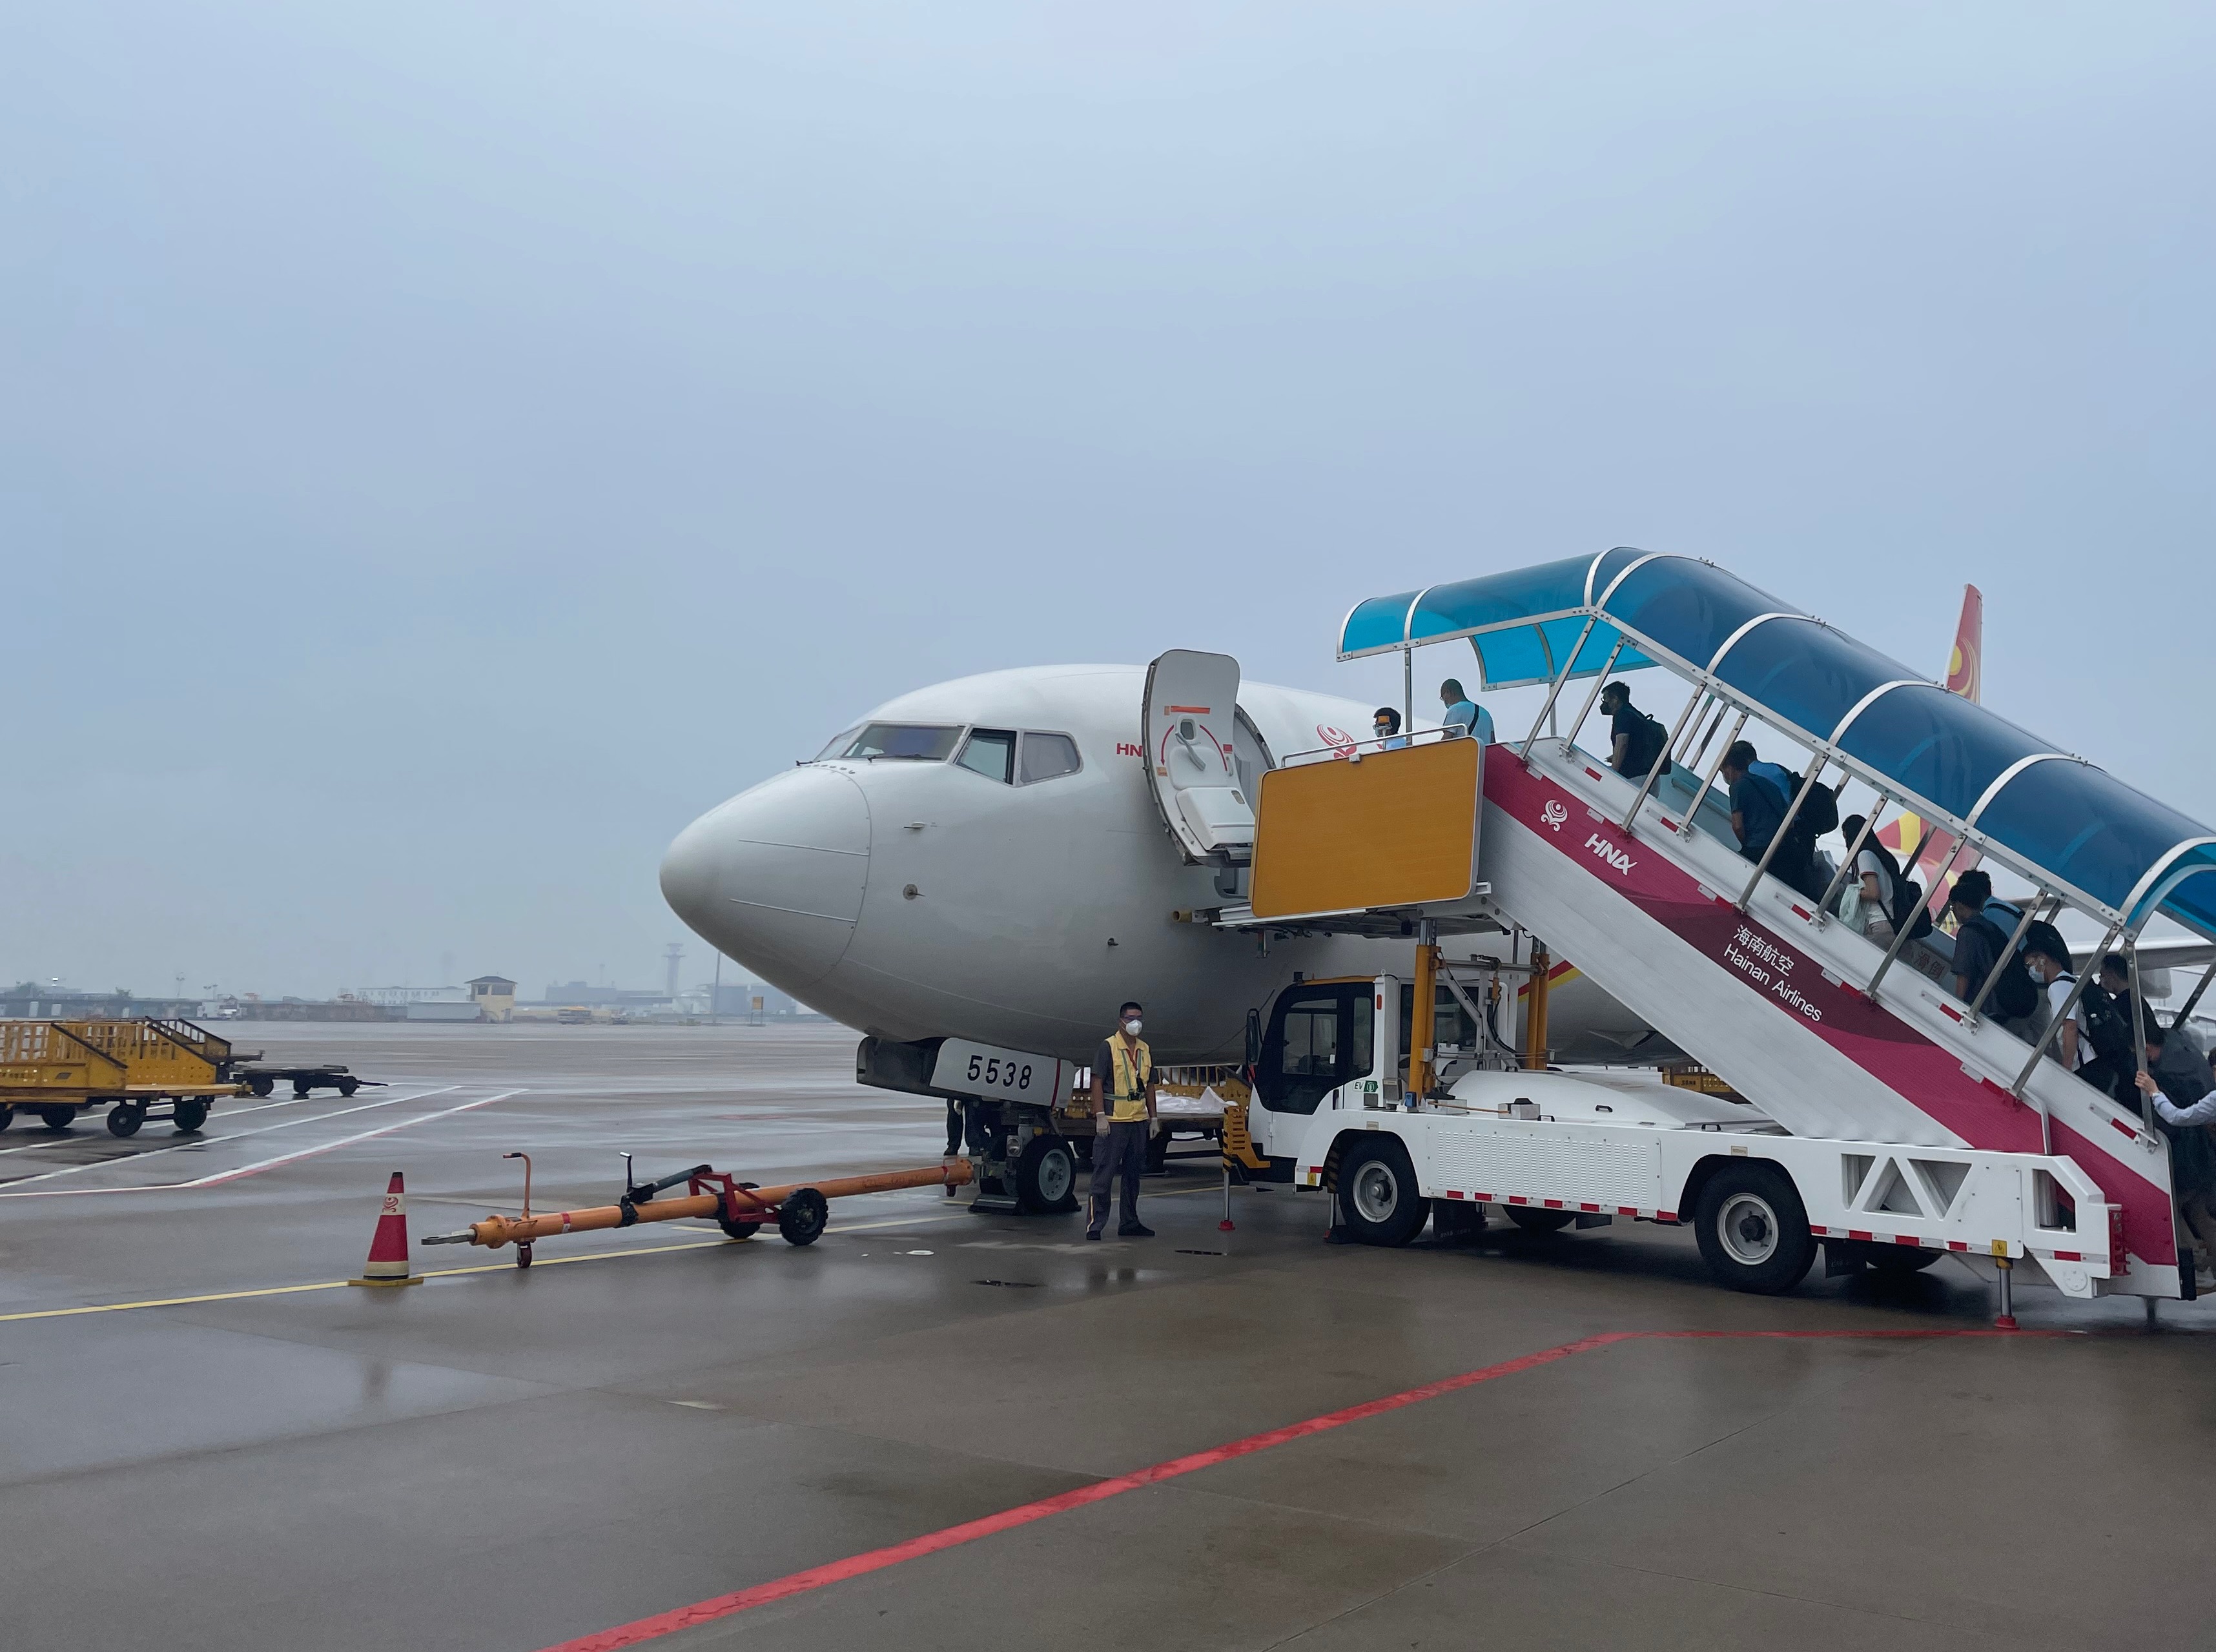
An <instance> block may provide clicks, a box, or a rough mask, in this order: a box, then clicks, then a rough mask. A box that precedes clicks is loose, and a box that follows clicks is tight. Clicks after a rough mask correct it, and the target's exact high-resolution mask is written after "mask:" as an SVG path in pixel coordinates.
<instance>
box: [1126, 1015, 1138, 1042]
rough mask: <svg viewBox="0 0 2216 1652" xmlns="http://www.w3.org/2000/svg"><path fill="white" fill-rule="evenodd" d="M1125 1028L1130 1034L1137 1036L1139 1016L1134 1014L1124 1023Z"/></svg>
mask: <svg viewBox="0 0 2216 1652" xmlns="http://www.w3.org/2000/svg"><path fill="white" fill-rule="evenodd" d="M1123 1030H1124V1031H1125V1032H1127V1033H1129V1034H1130V1035H1131V1036H1132V1037H1134V1038H1136V1037H1137V1036H1138V1035H1139V1018H1138V1016H1132V1017H1131V1018H1130V1020H1129V1021H1127V1022H1125V1023H1123Z"/></svg>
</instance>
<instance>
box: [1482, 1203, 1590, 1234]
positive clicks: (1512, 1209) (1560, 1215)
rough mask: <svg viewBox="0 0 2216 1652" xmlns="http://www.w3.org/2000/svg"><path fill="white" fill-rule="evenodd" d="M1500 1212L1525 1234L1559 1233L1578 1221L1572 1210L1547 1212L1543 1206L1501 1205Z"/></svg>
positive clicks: (1575, 1213) (1576, 1214)
mask: <svg viewBox="0 0 2216 1652" xmlns="http://www.w3.org/2000/svg"><path fill="white" fill-rule="evenodd" d="M1500 1210H1501V1213H1502V1214H1503V1215H1505V1216H1506V1217H1507V1218H1508V1219H1509V1220H1510V1221H1511V1222H1513V1223H1515V1224H1516V1225H1517V1226H1518V1227H1520V1228H1522V1229H1523V1231H1525V1232H1526V1233H1560V1231H1562V1230H1563V1229H1564V1228H1566V1227H1567V1226H1568V1225H1570V1224H1571V1223H1572V1222H1574V1221H1575V1220H1577V1219H1578V1213H1577V1212H1575V1211H1573V1210H1548V1208H1547V1207H1545V1206H1544V1205H1503V1206H1502V1207H1500Z"/></svg>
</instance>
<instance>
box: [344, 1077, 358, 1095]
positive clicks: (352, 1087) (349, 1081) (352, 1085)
mask: <svg viewBox="0 0 2216 1652" xmlns="http://www.w3.org/2000/svg"><path fill="white" fill-rule="evenodd" d="M360 1088H361V1081H360V1079H359V1078H342V1079H340V1080H339V1094H340V1095H342V1096H351V1095H353V1094H354V1091H356V1090H360Z"/></svg>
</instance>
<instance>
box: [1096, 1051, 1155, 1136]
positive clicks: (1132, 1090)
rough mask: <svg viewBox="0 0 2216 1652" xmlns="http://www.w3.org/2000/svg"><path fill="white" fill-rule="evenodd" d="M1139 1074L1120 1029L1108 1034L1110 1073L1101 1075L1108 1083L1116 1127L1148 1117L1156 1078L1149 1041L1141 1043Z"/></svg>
mask: <svg viewBox="0 0 2216 1652" xmlns="http://www.w3.org/2000/svg"><path fill="white" fill-rule="evenodd" d="M1137 1042H1138V1046H1139V1052H1138V1053H1139V1059H1138V1071H1137V1072H1132V1070H1131V1065H1132V1064H1131V1052H1130V1051H1129V1050H1127V1049H1125V1048H1124V1047H1123V1031H1122V1029H1120V1028H1119V1029H1117V1030H1116V1031H1115V1032H1112V1033H1111V1034H1109V1035H1108V1059H1109V1061H1110V1062H1111V1068H1110V1071H1108V1072H1105V1073H1103V1074H1102V1075H1101V1077H1103V1078H1105V1079H1107V1080H1108V1102H1109V1108H1108V1118H1109V1121H1110V1122H1111V1123H1113V1124H1130V1123H1131V1122H1132V1121H1135V1120H1138V1119H1143V1118H1145V1117H1146V1116H1147V1085H1148V1083H1149V1082H1150V1081H1151V1080H1152V1079H1153V1078H1154V1052H1153V1051H1152V1050H1150V1049H1148V1047H1147V1041H1146V1040H1145V1039H1143V1038H1142V1039H1140V1040H1138V1041H1137Z"/></svg>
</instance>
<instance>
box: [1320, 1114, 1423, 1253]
mask: <svg viewBox="0 0 2216 1652" xmlns="http://www.w3.org/2000/svg"><path fill="white" fill-rule="evenodd" d="M1430 1214H1431V1206H1430V1205H1429V1204H1428V1203H1427V1202H1426V1201H1425V1200H1424V1199H1422V1198H1421V1197H1419V1195H1418V1194H1417V1192H1416V1168H1415V1166H1414V1165H1413V1164H1409V1163H1408V1150H1407V1148H1405V1147H1403V1146H1401V1145H1400V1139H1399V1138H1398V1137H1397V1136H1364V1137H1363V1139H1361V1140H1359V1141H1357V1142H1356V1143H1355V1144H1354V1145H1352V1146H1351V1147H1350V1148H1348V1149H1347V1150H1346V1152H1345V1156H1344V1157H1342V1158H1340V1159H1339V1219H1340V1220H1341V1221H1343V1222H1344V1223H1345V1225H1346V1231H1348V1233H1349V1234H1351V1236H1352V1237H1355V1238H1357V1239H1358V1240H1360V1241H1361V1242H1362V1243H1363V1244H1382V1245H1396V1244H1407V1243H1408V1241H1409V1240H1411V1239H1413V1238H1414V1237H1416V1235H1417V1233H1418V1232H1419V1231H1421V1229H1422V1227H1423V1225H1424V1219H1425V1218H1426V1217H1427V1216H1429V1215H1430Z"/></svg>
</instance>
